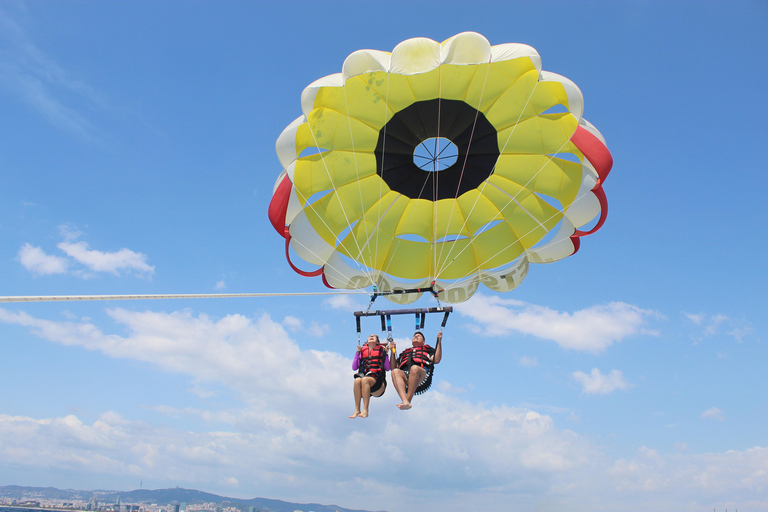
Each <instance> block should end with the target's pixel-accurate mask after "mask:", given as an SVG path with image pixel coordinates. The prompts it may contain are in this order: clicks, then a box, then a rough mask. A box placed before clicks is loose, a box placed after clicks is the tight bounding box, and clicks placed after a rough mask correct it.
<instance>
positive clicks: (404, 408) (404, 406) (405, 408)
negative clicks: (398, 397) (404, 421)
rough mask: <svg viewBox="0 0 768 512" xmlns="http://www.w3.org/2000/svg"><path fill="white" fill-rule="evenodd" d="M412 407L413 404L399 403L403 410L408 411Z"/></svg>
mask: <svg viewBox="0 0 768 512" xmlns="http://www.w3.org/2000/svg"><path fill="white" fill-rule="evenodd" d="M411 407H413V406H412V405H411V404H397V408H398V409H400V410H401V411H407V410H408V409H410V408H411Z"/></svg>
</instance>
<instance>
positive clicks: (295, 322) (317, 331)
mask: <svg viewBox="0 0 768 512" xmlns="http://www.w3.org/2000/svg"><path fill="white" fill-rule="evenodd" d="M283 325H284V326H285V327H286V328H287V329H288V330H289V331H291V332H292V333H304V334H309V335H310V336H313V337H315V338H321V337H323V336H325V335H326V334H327V333H329V332H330V330H331V328H330V327H328V326H327V325H325V324H319V323H317V322H312V323H310V324H309V327H305V326H304V321H303V320H301V319H300V318H296V317H295V316H286V317H285V318H283Z"/></svg>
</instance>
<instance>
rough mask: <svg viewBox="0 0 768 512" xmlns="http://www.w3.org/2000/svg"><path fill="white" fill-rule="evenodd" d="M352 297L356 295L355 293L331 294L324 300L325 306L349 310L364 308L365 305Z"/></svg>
mask: <svg viewBox="0 0 768 512" xmlns="http://www.w3.org/2000/svg"><path fill="white" fill-rule="evenodd" d="M352 297H354V295H342V294H339V295H331V296H330V297H328V298H327V299H324V300H323V306H326V307H329V308H331V309H343V310H347V311H355V310H362V309H363V306H362V305H361V304H360V303H359V302H358V301H356V300H355V299H353V298H352Z"/></svg>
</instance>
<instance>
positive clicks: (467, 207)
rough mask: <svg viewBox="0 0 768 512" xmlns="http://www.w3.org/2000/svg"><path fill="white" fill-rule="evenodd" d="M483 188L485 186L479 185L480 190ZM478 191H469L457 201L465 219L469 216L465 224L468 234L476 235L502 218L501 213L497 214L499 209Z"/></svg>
mask: <svg viewBox="0 0 768 512" xmlns="http://www.w3.org/2000/svg"><path fill="white" fill-rule="evenodd" d="M485 186H486V185H480V190H482V189H483V188H484V187H485ZM480 190H478V189H473V190H470V191H469V192H467V193H465V194H462V195H461V197H459V199H458V201H457V202H458V204H459V206H460V207H461V211H462V212H463V215H464V216H465V218H466V216H467V215H469V217H468V218H467V220H466V224H467V231H468V232H469V233H470V234H474V233H476V232H477V231H478V230H479V229H481V228H482V227H483V226H485V225H486V224H488V223H489V222H492V221H494V220H501V219H503V218H504V217H503V216H502V215H501V213H499V209H498V208H496V205H494V204H493V203H492V202H491V201H490V200H488V198H487V197H485V196H484V195H483V194H481V193H480ZM470 212H471V213H470Z"/></svg>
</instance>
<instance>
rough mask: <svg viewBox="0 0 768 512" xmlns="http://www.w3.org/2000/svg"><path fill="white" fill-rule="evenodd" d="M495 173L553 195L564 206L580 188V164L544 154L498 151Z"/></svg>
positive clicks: (569, 202)
mask: <svg viewBox="0 0 768 512" xmlns="http://www.w3.org/2000/svg"><path fill="white" fill-rule="evenodd" d="M494 175H496V176H500V177H502V178H505V179H508V180H510V181H514V182H515V183H517V184H519V185H521V186H524V187H526V188H529V189H531V190H533V191H534V192H538V193H540V194H545V195H548V196H551V197H554V198H556V199H557V200H558V201H560V203H561V204H562V205H563V206H564V207H565V206H567V205H570V204H571V202H573V200H574V199H575V198H576V194H577V193H578V191H579V187H580V186H581V178H582V165H581V164H580V163H577V162H571V161H570V160H564V159H562V158H552V157H550V156H547V155H501V156H500V157H499V160H498V161H497V163H496V169H495V170H494Z"/></svg>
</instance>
